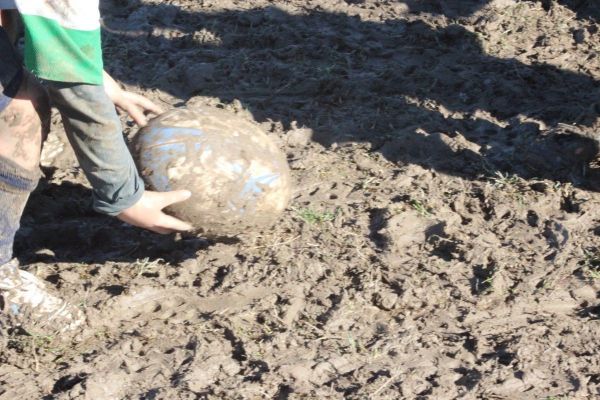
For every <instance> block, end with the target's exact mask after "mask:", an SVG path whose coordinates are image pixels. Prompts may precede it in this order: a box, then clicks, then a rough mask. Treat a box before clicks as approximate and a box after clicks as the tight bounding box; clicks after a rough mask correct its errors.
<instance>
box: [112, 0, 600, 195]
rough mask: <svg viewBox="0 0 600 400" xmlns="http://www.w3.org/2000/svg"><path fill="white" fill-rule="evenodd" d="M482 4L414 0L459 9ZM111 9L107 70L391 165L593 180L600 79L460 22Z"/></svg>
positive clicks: (119, 5) (126, 5)
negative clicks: (520, 51)
mask: <svg viewBox="0 0 600 400" xmlns="http://www.w3.org/2000/svg"><path fill="white" fill-rule="evenodd" d="M486 3H487V1H477V0H469V1H465V2H433V1H430V2H428V1H425V2H417V1H412V2H408V6H409V7H413V8H414V9H411V11H412V12H414V13H420V12H438V13H446V14H450V15H451V16H452V17H460V16H468V15H469V14H470V13H472V12H473V11H476V10H477V9H479V8H480V7H481V6H483V5H485V4H486ZM104 7H105V9H104V10H103V13H104V17H105V32H104V40H105V58H106V64H107V68H108V70H109V71H110V72H111V73H112V74H113V75H114V76H115V77H116V78H118V79H120V80H122V81H124V82H126V83H128V84H133V85H139V86H141V87H147V88H158V89H160V90H162V91H165V92H168V93H170V94H172V95H174V96H176V97H179V98H181V99H183V100H184V101H186V100H188V99H190V98H192V97H194V96H197V95H203V96H211V97H218V98H220V99H221V101H223V102H230V101H233V100H234V99H238V100H239V101H241V103H242V105H243V106H244V107H245V108H247V109H249V110H250V111H251V112H252V113H253V115H254V117H255V118H256V119H257V120H258V121H259V122H265V121H281V123H283V128H284V129H289V128H290V127H292V126H294V124H297V125H298V126H306V127H309V128H311V129H312V130H313V131H314V135H313V140H315V141H317V142H319V143H321V144H323V145H325V146H328V145H331V144H332V143H337V144H344V143H352V142H365V143H370V148H371V150H372V151H379V152H380V153H381V154H383V155H384V156H385V157H386V158H388V159H389V160H391V161H394V162H401V163H415V164H420V165H422V166H423V167H425V168H433V169H435V170H438V171H442V172H445V173H450V174H454V175H460V176H465V177H469V178H471V177H472V178H474V177H480V176H489V175H490V174H491V175H493V174H496V173H497V172H498V171H502V172H503V173H506V174H516V175H519V176H521V177H524V178H533V177H536V178H550V179H553V180H557V181H563V182H572V183H573V184H574V185H576V186H583V187H588V188H589V186H590V179H588V176H586V174H588V172H589V171H588V170H587V169H586V165H587V163H588V162H589V161H590V160H591V159H592V158H593V157H594V156H595V155H596V153H597V142H596V141H595V140H593V133H590V132H589V131H590V128H589V127H591V126H592V125H593V124H594V122H595V120H596V117H597V114H598V104H599V102H600V91H599V90H598V88H599V82H598V81H596V80H594V79H592V78H591V77H589V76H586V75H583V74H578V73H574V72H570V71H566V70H561V69H559V68H556V67H554V66H550V65H546V64H541V63H540V64H535V65H525V64H523V63H521V62H518V61H516V60H512V59H499V58H495V57H492V56H489V55H487V54H485V52H484V51H483V49H482V46H481V44H480V41H479V39H478V38H477V36H476V34H474V33H472V32H470V31H468V30H466V29H465V28H464V27H463V26H461V25H458V24H453V25H449V26H448V27H444V28H437V27H435V26H433V25H429V24H428V23H425V22H423V21H411V19H410V18H408V19H407V20H400V19H397V20H386V21H382V22H381V23H375V22H366V21H363V20H361V19H360V18H358V17H353V16H348V15H346V14H341V13H331V12H321V11H315V10H310V9H307V10H305V13H301V14H299V15H291V14H289V13H287V12H284V11H282V10H280V9H278V8H264V9H254V10H249V11H227V12H216V13H215V12H211V11H210V9H207V11H206V12H202V13H197V12H189V11H187V10H184V9H180V8H177V7H175V6H171V5H143V6H142V5H140V4H139V2H138V1H128V2H123V1H119V2H116V1H114V2H112V4H111V3H110V2H109V4H105V6H104ZM409 16H410V15H409ZM294 121H295V122H294ZM275 127H276V123H274V124H273V129H275ZM464 139H466V140H464ZM457 143H458V146H457ZM461 143H464V144H466V145H465V146H461ZM596 173H597V171H592V175H593V174H596ZM594 180H595V179H594ZM592 186H593V185H592Z"/></svg>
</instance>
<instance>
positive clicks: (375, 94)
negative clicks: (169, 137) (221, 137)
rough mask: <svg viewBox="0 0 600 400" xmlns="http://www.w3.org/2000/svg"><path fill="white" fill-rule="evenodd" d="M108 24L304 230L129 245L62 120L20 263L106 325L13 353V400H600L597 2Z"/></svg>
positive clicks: (118, 64)
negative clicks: (96, 200)
mask: <svg viewBox="0 0 600 400" xmlns="http://www.w3.org/2000/svg"><path fill="white" fill-rule="evenodd" d="M102 7H103V10H102V11H103V14H104V30H105V31H104V47H105V55H106V64H107V69H108V70H109V72H111V73H112V74H113V75H114V76H115V77H116V78H118V79H119V80H121V81H123V82H124V83H125V84H126V85H127V87H128V88H129V89H131V90H134V91H136V92H139V93H143V94H145V95H147V96H148V97H150V98H152V99H154V100H155V101H157V102H159V103H161V104H162V105H164V106H165V107H168V106H180V105H184V104H187V105H194V104H206V105H218V104H220V105H221V106H223V107H225V108H227V109H229V110H231V111H233V112H236V113H238V115H239V116H241V117H243V118H247V119H249V120H250V119H255V120H256V121H258V122H259V123H261V124H262V126H263V127H264V128H265V129H266V130H268V131H269V132H270V135H271V136H272V137H273V138H274V139H276V140H278V141H279V143H280V145H281V147H282V148H283V149H285V151H286V153H287V157H288V161H289V163H290V166H291V168H292V176H293V180H294V187H295V189H294V193H293V196H292V204H291V206H290V207H289V209H288V210H286V212H285V214H284V217H283V218H282V220H281V222H280V223H279V224H277V225H276V226H275V227H274V228H273V229H271V230H267V231H263V232H259V233H252V234H244V235H240V237H239V238H238V240H236V241H229V242H217V241H208V240H205V239H202V238H194V237H192V238H190V237H180V236H173V237H163V236H156V235H153V234H150V233H146V232H141V231H139V230H137V229H134V228H131V227H127V226H125V225H123V224H122V223H119V222H118V221H116V220H112V219H109V218H106V217H103V216H99V215H97V214H94V213H93V212H92V211H91V209H90V206H89V189H88V188H87V186H86V183H85V181H84V178H83V177H82V173H81V171H80V169H79V168H78V167H77V165H76V164H75V163H74V161H73V157H72V154H71V153H70V150H69V149H68V146H65V145H64V143H65V142H64V139H62V136H61V130H60V125H59V121H58V119H57V117H56V116H55V117H54V118H53V130H52V133H51V136H50V139H49V142H48V143H53V145H52V146H53V147H52V148H50V147H47V149H46V150H45V151H44V154H45V159H44V160H43V164H44V165H45V166H46V167H45V169H44V170H45V173H46V179H45V180H44V182H43V183H42V184H41V186H40V187H39V188H38V190H37V191H36V193H35V194H34V196H33V197H32V199H31V202H30V204H29V206H28V209H27V212H26V215H25V217H24V219H23V228H22V230H21V232H20V233H19V240H18V243H17V254H18V255H19V257H20V259H21V261H22V263H23V264H24V265H25V267H26V268H27V269H28V270H29V271H32V272H34V273H36V274H37V275H38V276H41V277H43V278H45V279H46V281H48V283H49V286H52V287H54V289H55V290H57V291H58V292H59V293H60V294H61V295H62V296H64V297H66V298H68V299H69V300H70V301H72V302H73V303H76V304H79V305H80V306H81V307H82V309H83V310H84V311H85V312H86V314H87V316H88V325H87V327H86V329H85V331H84V332H83V334H82V335H81V337H79V338H77V340H76V341H74V342H71V341H68V340H66V338H57V337H31V336H28V335H26V334H25V333H23V332H19V331H15V332H12V333H11V335H10V336H7V337H4V338H3V342H2V346H3V350H2V353H1V356H0V357H1V363H2V364H0V387H1V388H2V389H1V390H0V393H2V394H0V398H1V399H3V400H4V399H15V398H44V399H221V398H223V399H230V398H231V399H260V398H269V399H271V398H272V399H286V398H289V399H298V398H325V399H346V398H348V399H363V398H372V399H457V398H464V399H475V398H483V399H584V398H597V397H599V396H600V365H599V361H598V357H597V349H598V348H599V345H600V327H599V325H598V320H599V319H600V301H599V299H598V293H599V290H600V214H599V212H598V210H599V207H598V206H599V204H600V195H599V194H598V190H599V189H600V170H599V165H600V164H599V163H598V161H599V160H598V159H597V158H595V157H596V154H597V146H598V145H597V138H598V132H599V129H598V128H599V127H598V123H599V121H598V111H599V110H598V107H599V105H598V104H599V103H598V101H599V100H600V91H599V90H598V89H599V80H600V61H599V59H598V49H600V36H599V35H600V33H599V31H598V28H599V25H598V23H599V21H600V17H599V15H598V11H597V7H596V6H595V5H594V4H592V2H589V1H588V2H586V1H575V0H573V1H568V0H564V1H563V0H561V1H513V0H494V1H491V0H490V1H475V0H469V1H443V2H442V1H435V0H421V1H413V0H410V1H409V0H407V1H402V2H388V1H376V0H364V1H337V0H311V1H308V2H307V1H297V0H291V1H285V2H284V1H262V0H251V1H245V2H238V1H233V0H231V1H227V0H225V1H223V0H220V1H216V0H203V1H201V2H198V1H192V0H173V1H170V2H168V3H167V2H159V1H136V0H119V1H116V0H115V1H106V2H104V3H103V6H102ZM123 121H124V122H125V123H127V122H128V121H127V120H126V117H123ZM126 126H127V128H126V130H125V133H126V134H127V135H132V134H133V133H134V131H135V129H134V128H132V127H131V124H129V125H126ZM61 148H64V150H63V151H60V149H61ZM50 156H52V157H50Z"/></svg>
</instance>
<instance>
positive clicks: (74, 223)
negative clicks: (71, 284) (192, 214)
mask: <svg viewBox="0 0 600 400" xmlns="http://www.w3.org/2000/svg"><path fill="white" fill-rule="evenodd" d="M51 173H52V168H50V169H46V174H47V175H48V174H51ZM208 246H210V242H208V241H207V240H205V239H202V238H197V237H181V236H179V235H177V236H176V235H158V234H154V233H151V232H147V231H144V230H142V229H138V228H134V227H131V226H129V225H127V224H125V223H123V222H120V221H119V220H117V219H116V218H111V217H107V216H104V215H101V214H98V213H96V212H95V211H93V210H92V208H91V193H90V190H89V189H87V188H85V187H83V186H81V185H74V184H70V183H62V184H61V185H56V184H51V183H48V182H45V181H41V182H40V185H39V186H38V188H37V189H36V190H35V192H34V193H33V194H32V196H31V199H30V201H29V202H28V204H27V207H26V209H25V212H24V215H23V218H22V220H21V229H20V230H19V232H18V233H17V237H16V238H15V246H14V247H15V254H16V255H17V256H18V257H19V260H20V261H21V263H22V264H30V263H33V262H48V263H53V262H69V263H85V264H93V263H104V262H106V261H114V262H134V261H136V260H142V259H145V258H148V259H150V260H154V259H158V258H161V259H164V261H166V262H169V263H180V262H182V261H183V260H186V259H194V258H196V257H197V255H196V252H197V251H198V250H201V249H206V248H207V247H208Z"/></svg>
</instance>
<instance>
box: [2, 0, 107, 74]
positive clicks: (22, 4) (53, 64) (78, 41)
mask: <svg viewBox="0 0 600 400" xmlns="http://www.w3.org/2000/svg"><path fill="white" fill-rule="evenodd" d="M4 1H6V0H4ZM12 1H13V3H14V5H15V7H16V8H17V9H18V10H19V13H20V14H21V16H22V18H23V23H24V25H25V66H26V67H27V69H28V70H30V71H31V72H32V73H33V74H34V75H36V76H38V77H40V78H42V79H47V80H52V81H59V82H74V83H89V84H95V85H101V84H102V81H103V79H102V69H103V65H102V48H101V41H100V11H99V0H12ZM0 2H2V0H0Z"/></svg>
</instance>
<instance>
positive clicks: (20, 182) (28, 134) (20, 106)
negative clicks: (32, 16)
mask: <svg viewBox="0 0 600 400" xmlns="http://www.w3.org/2000/svg"><path fill="white" fill-rule="evenodd" d="M48 121H49V107H48V102H47V96H46V94H45V92H44V91H43V90H42V89H41V86H40V85H39V84H37V83H36V82H35V80H34V78H32V77H31V76H29V75H27V74H25V73H24V72H23V71H22V70H21V68H20V61H18V57H17V56H16V55H15V54H14V52H13V50H12V47H11V45H10V41H8V39H7V37H6V34H5V32H4V31H3V30H2V28H1V27H0V300H1V301H0V326H3V325H4V324H5V323H8V324H9V325H11V326H16V325H20V326H22V327H24V328H25V329H27V330H36V328H39V329H40V330H42V331H48V330H52V331H57V330H58V331H61V330H66V329H71V328H74V327H76V326H77V325H79V324H81V323H82V322H83V316H82V314H81V311H80V310H78V309H76V308H75V307H72V306H70V305H68V304H67V303H65V302H64V301H62V300H61V299H59V298H57V297H55V296H52V295H51V294H49V293H48V292H46V290H45V286H44V284H43V283H42V282H41V281H40V280H39V279H37V278H36V277H35V276H33V275H32V274H30V273H28V272H26V271H22V270H20V269H19V268H18V264H17V262H16V261H15V260H13V259H12V247H13V240H14V237H15V233H16V232H17V230H18V229H19V221H20V219H21V214H22V213H23V209H24V208H25V203H26V202H27V199H28V198H29V194H30V193H31V192H32V191H33V189H34V188H35V187H36V185H37V182H38V178H39V175H40V172H39V166H38V164H39V159H40V149H41V144H42V141H43V136H44V135H45V134H46V133H47V130H48V126H49V124H48Z"/></svg>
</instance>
